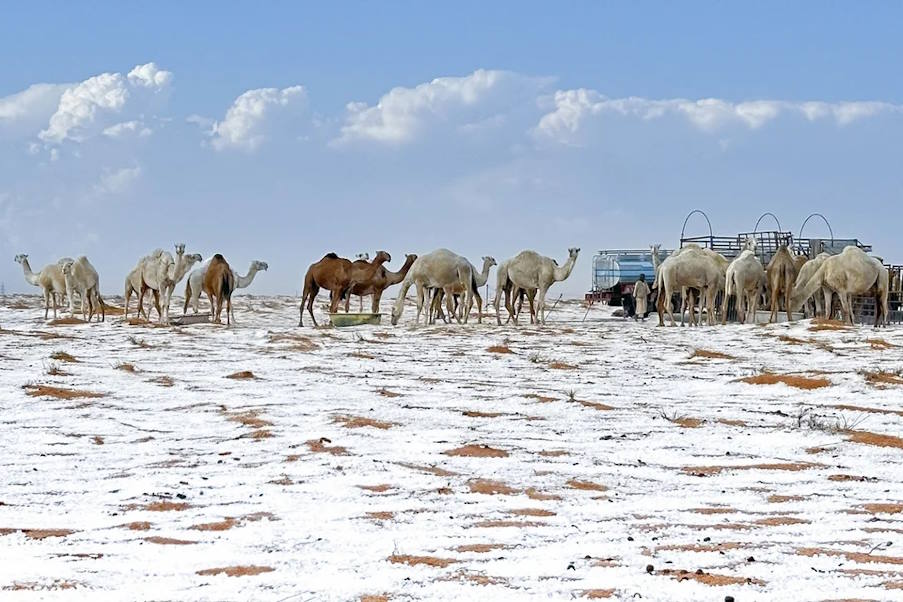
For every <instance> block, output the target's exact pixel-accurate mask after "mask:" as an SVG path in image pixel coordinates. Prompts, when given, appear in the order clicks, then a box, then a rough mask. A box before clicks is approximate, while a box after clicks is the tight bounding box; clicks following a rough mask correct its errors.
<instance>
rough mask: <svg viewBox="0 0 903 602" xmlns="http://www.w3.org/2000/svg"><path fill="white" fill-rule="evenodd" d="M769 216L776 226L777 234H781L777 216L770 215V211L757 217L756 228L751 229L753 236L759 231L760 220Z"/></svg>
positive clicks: (781, 230)
mask: <svg viewBox="0 0 903 602" xmlns="http://www.w3.org/2000/svg"><path fill="white" fill-rule="evenodd" d="M769 216H770V217H771V218H772V219H773V220H774V223H776V224H777V225H778V232H783V229H782V228H781V221H780V220H779V219H778V216H776V215H775V214H774V213H771V212H770V211H766V212H765V213H763V214H762V215H760V216H759V219H757V220H756V227H755V228H753V233H754V234H755V233H756V232H758V231H759V224H760V223H762V219H763V218H766V217H769Z"/></svg>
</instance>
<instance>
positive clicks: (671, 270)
mask: <svg viewBox="0 0 903 602" xmlns="http://www.w3.org/2000/svg"><path fill="white" fill-rule="evenodd" d="M713 255H717V253H715V254H713V253H712V252H711V251H709V250H708V249H703V248H701V247H700V246H698V245H695V244H690V245H687V246H685V247H683V248H681V249H679V250H677V251H675V252H674V253H672V254H671V255H670V256H669V257H668V258H667V259H665V261H663V262H662V263H661V266H660V267H659V270H658V277H657V278H656V282H655V284H656V288H658V291H659V296H658V301H657V306H658V307H657V309H658V321H659V326H664V324H665V322H664V309H665V306H666V305H667V313H668V317H669V318H670V320H671V326H675V322H674V314H673V313H672V311H671V297H672V295H673V294H674V293H675V292H677V291H678V290H679V291H681V298H682V301H681V313H682V312H683V306H684V303H686V300H687V292H688V290H689V289H691V288H695V289H697V290H698V291H699V293H700V297H703V296H704V297H705V301H706V307H707V308H708V321H709V324H714V319H715V295H716V294H717V292H718V290H720V287H721V286H722V285H723V284H724V281H725V273H726V271H727V270H726V268H724V267H722V264H723V262H721V261H719V260H718V259H717V258H715V257H714V256H713ZM722 259H723V258H722ZM693 313H695V312H694V310H693V309H692V303H691V324H695V316H694V315H692V314H693ZM682 323H683V322H682V321H681V324H682Z"/></svg>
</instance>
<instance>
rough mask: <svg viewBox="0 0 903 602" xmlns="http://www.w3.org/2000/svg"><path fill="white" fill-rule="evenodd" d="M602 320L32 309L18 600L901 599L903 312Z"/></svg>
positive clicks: (272, 310) (4, 496)
mask: <svg viewBox="0 0 903 602" xmlns="http://www.w3.org/2000/svg"><path fill="white" fill-rule="evenodd" d="M179 301H180V300H178V299H176V300H174V301H173V308H174V309H173V315H175V314H177V313H179V312H178V310H177V309H175V307H176V305H177V304H178V305H181V304H180V303H179ZM390 301H391V300H390V299H384V301H383V305H384V311H388V310H389V303H390ZM111 302H113V303H117V302H118V303H120V304H121V300H115V299H114V300H111ZM584 311H585V308H584V307H583V305H582V304H581V303H579V302H577V301H572V302H563V303H561V304H559V305H558V307H557V308H556V309H555V310H554V311H553V312H552V314H551V316H550V318H549V323H548V325H547V326H546V327H544V328H539V327H535V326H530V325H523V324H522V325H521V326H520V327H517V328H515V327H513V326H502V327H499V326H497V325H496V324H495V320H494V317H493V318H491V319H486V320H484V322H483V324H482V325H478V324H475V323H471V324H468V325H463V326H462V325H450V326H446V325H437V326H430V327H423V326H421V327H419V328H416V327H413V324H412V323H413V317H414V312H413V311H412V309H411V308H410V307H409V308H408V309H407V310H406V313H405V315H404V317H403V322H402V324H401V325H400V326H397V327H392V326H389V325H388V324H385V325H382V326H365V327H357V328H351V329H333V328H321V329H314V328H310V327H305V328H298V327H297V321H298V300H297V299H293V298H288V297H247V296H244V297H241V298H240V299H238V300H237V301H236V315H237V318H238V321H239V323H238V325H236V326H233V327H231V328H226V327H224V326H214V325H210V324H203V325H193V326H185V327H172V328H155V327H152V326H148V325H129V324H125V323H123V322H122V318H121V316H116V315H113V316H108V317H107V321H106V322H105V323H101V324H97V323H92V324H65V323H64V324H58V325H53V324H49V323H48V322H45V321H44V320H43V319H42V318H43V310H42V309H40V300H39V299H38V298H37V297H34V296H28V297H26V296H7V297H5V298H4V299H3V300H2V301H0V327H2V330H0V387H2V389H0V391H2V393H0V408H2V417H0V464H2V466H0V474H2V477H0V478H2V488H0V558H2V562H0V591H2V594H0V597H2V599H3V600H44V599H47V600H85V599H90V600H128V599H152V600H179V601H181V600H242V601H244V600H268V601H277V600H285V601H289V600H291V601H293V602H295V601H302V600H369V601H371V602H372V601H377V600H425V599H429V600H523V599H549V600H567V599H581V598H612V599H625V600H634V599H642V600H671V601H677V600H724V599H725V596H733V597H734V599H735V600H738V601H747V600H799V601H802V600H827V599H832V600H834V599H865V600H903V536H901V534H903V438H901V436H903V378H901V377H900V376H899V374H900V371H901V370H903V328H900V327H896V328H894V327H891V328H888V329H884V330H880V331H874V330H873V329H871V328H865V327H861V328H860V327H857V328H852V329H848V328H842V327H838V325H836V324H833V323H829V324H814V323H813V322H811V321H801V322H795V323H793V324H789V325H788V324H777V325H771V326H754V325H746V326H739V325H729V326H727V327H720V326H719V327H715V328H710V327H705V328H694V329H690V328H657V327H655V320H653V319H650V320H649V321H647V322H645V323H634V322H632V321H624V320H621V319H618V318H613V317H612V316H611V309H610V308H607V307H600V306H597V307H594V308H592V309H591V310H590V311H589V313H588V315H587V317H586V320H585V321H582V318H583V316H584ZM321 317H322V319H323V321H324V322H325V321H326V316H325V315H322V309H321ZM386 322H388V320H386ZM230 375H232V376H235V375H237V376H238V377H239V378H230ZM750 377H753V378H751V379H750ZM743 379H748V380H750V381H751V382H744V380H743Z"/></svg>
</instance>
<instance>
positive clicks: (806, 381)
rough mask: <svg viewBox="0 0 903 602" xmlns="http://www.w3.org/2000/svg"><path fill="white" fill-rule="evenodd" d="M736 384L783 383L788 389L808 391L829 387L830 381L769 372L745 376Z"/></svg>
mask: <svg viewBox="0 0 903 602" xmlns="http://www.w3.org/2000/svg"><path fill="white" fill-rule="evenodd" d="M738 382H743V383H747V384H750V385H776V384H779V383H783V384H785V385H787V386H788V387H795V388H797V389H810V390H811V389H821V388H824V387H830V386H831V381H830V380H828V379H827V378H807V377H805V376H795V375H791V374H772V373H770V372H766V373H764V374H758V375H756V376H747V377H746V378H741V379H740V380H739V381H738Z"/></svg>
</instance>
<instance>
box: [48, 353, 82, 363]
mask: <svg viewBox="0 0 903 602" xmlns="http://www.w3.org/2000/svg"><path fill="white" fill-rule="evenodd" d="M50 359H52V360H57V361H58V362H69V363H70V364H77V363H78V360H77V359H75V357H73V356H72V355H70V354H68V353H66V352H65V351H54V352H53V353H52V354H51V355H50Z"/></svg>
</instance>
